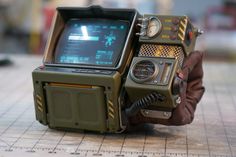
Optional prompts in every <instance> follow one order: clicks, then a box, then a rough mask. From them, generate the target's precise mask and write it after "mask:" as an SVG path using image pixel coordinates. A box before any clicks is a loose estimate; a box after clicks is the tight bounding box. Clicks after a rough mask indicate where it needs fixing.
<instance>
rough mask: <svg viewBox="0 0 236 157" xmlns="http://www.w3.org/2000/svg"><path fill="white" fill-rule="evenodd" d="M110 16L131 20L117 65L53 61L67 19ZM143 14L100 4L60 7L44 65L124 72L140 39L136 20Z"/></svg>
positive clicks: (48, 43)
mask: <svg viewBox="0 0 236 157" xmlns="http://www.w3.org/2000/svg"><path fill="white" fill-rule="evenodd" d="M75 17H76V18H81V17H84V18H99V17H100V18H108V19H109V18H110V19H117V20H127V21H129V22H130V28H129V30H128V35H127V40H126V41H125V44H124V47H123V51H122V53H121V57H120V60H119V62H118V63H117V65H116V67H102V66H101V67H98V66H93V67H91V66H85V65H79V66H78V65H69V64H67V65H66V64H55V63H53V61H52V57H53V50H54V47H55V43H56V41H57V39H58V38H59V35H60V33H61V31H62V30H63V28H64V25H65V23H66V21H68V20H69V19H71V18H75ZM140 17H141V15H140V14H139V13H138V12H137V10H135V9H120V8H102V7H99V6H90V7H85V8H84V7H82V8H80V7H58V8H57V10H56V12H55V15H54V19H53V22H52V26H51V29H50V33H49V37H48V38H49V39H48V41H47V44H46V47H45V52H44V59H43V65H44V66H46V67H55V68H56V67H57V68H89V69H104V70H112V71H113V70H115V71H120V72H121V73H123V69H124V68H125V67H126V65H127V61H128V60H131V57H132V56H133V53H134V52H133V44H134V43H135V41H136V40H137V39H138V38H136V37H135V32H136V31H135V30H136V27H135V25H136V22H137V20H138V18H140Z"/></svg>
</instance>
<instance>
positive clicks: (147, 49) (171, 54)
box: [138, 44, 184, 66]
mask: <svg viewBox="0 0 236 157" xmlns="http://www.w3.org/2000/svg"><path fill="white" fill-rule="evenodd" d="M138 56H146V57H147V56H148V57H167V58H176V59H178V61H179V64H180V66H181V65H182V64H183V61H184V51H183V49H182V47H181V46H171V45H155V44H142V46H141V48H140V51H139V54H138Z"/></svg>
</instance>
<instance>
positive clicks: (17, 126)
mask: <svg viewBox="0 0 236 157" xmlns="http://www.w3.org/2000/svg"><path fill="white" fill-rule="evenodd" d="M41 58H42V57H29V56H13V57H12V59H13V60H14V64H13V65H12V66H9V67H0V157H8V156H14V157H15V156H21V157H28V156H29V157H31V156H32V157H36V156H41V157H42V156H58V157H63V156H66V157H74V156H75V157H86V156H88V157H93V156H99V157H172V156H174V157H177V156H180V157H182V156H183V157H187V156H189V157H195V156H196V157H198V156H203V157H207V156H219V157H226V156H229V157H236V64H229V63H217V62H211V63H205V64H204V70H205V77H204V84H205V86H206V93H205V95H204V97H203V99H202V101H201V102H200V104H199V105H198V107H197V111H196V114H195V119H194V122H193V123H192V124H190V125H186V126H179V127H168V126H162V125H149V126H146V127H144V128H143V129H140V131H135V132H133V133H126V134H125V133H123V134H99V133H91V132H90V133H88V132H84V133H83V132H77V133H76V132H64V131H57V130H51V129H49V128H48V127H47V126H43V125H41V124H40V123H38V122H37V121H36V120H35V116H34V104H33V97H32V95H33V88H32V80H31V72H32V70H33V69H34V68H36V67H37V66H38V65H40V64H41Z"/></svg>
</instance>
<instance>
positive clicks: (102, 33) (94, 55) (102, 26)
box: [55, 19, 129, 66]
mask: <svg viewBox="0 0 236 157" xmlns="http://www.w3.org/2000/svg"><path fill="white" fill-rule="evenodd" d="M128 28H129V23H128V22H127V21H120V20H108V19H72V20H69V21H68V22H67V23H66V26H65V29H64V31H63V32H62V34H61V36H60V38H59V41H58V44H57V47H56V49H55V63H59V64H60V63H61V64H84V65H92V66H93V65H95V66H115V65H116V64H117V62H118V61H119V58H120V56H121V52H122V50H123V47H124V43H125V40H126V36H127V33H128Z"/></svg>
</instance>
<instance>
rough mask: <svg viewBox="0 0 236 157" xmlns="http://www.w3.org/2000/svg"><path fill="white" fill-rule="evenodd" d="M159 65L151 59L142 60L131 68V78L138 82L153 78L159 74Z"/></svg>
mask: <svg viewBox="0 0 236 157" xmlns="http://www.w3.org/2000/svg"><path fill="white" fill-rule="evenodd" d="M157 73H158V67H157V65H156V64H154V63H153V62H152V61H150V60H142V61H139V62H137V63H136V64H134V66H133V67H132V69H131V78H132V79H133V80H134V81H135V82H138V83H143V82H146V81H150V80H152V79H153V78H154V77H155V76H157Z"/></svg>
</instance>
